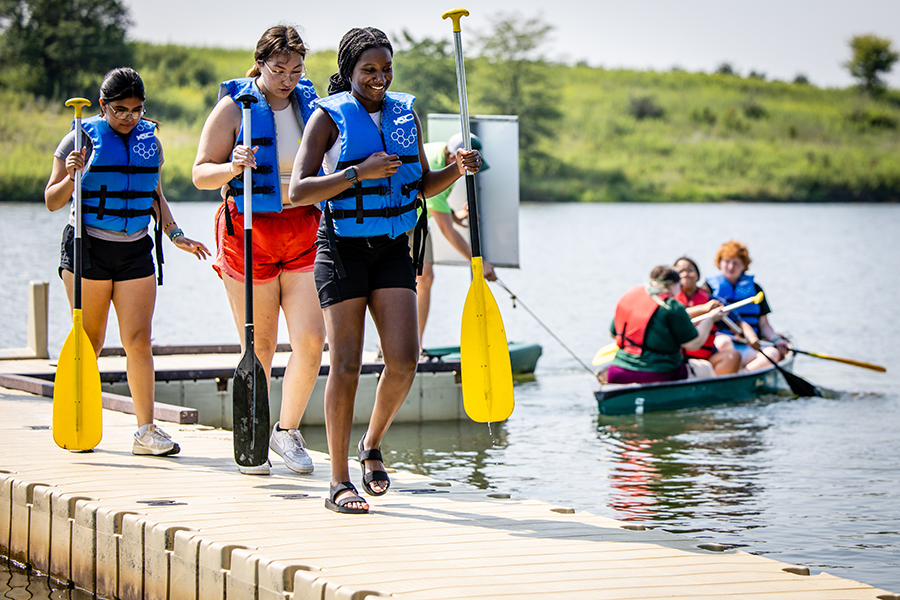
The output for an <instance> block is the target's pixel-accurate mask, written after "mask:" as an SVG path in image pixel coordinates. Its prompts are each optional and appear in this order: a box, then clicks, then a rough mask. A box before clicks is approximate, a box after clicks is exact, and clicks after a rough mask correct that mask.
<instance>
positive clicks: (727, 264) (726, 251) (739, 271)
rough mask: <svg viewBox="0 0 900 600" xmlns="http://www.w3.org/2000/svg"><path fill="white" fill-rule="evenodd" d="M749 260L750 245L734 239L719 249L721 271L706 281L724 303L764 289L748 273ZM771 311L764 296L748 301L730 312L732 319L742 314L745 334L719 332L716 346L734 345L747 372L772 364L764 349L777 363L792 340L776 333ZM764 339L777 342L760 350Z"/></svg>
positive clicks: (741, 324) (718, 256)
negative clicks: (753, 302)
mask: <svg viewBox="0 0 900 600" xmlns="http://www.w3.org/2000/svg"><path fill="white" fill-rule="evenodd" d="M750 263H751V259H750V252H749V251H748V250H747V246H745V245H744V244H742V243H741V242H738V241H735V240H730V241H728V242H725V243H724V244H722V245H721V246H720V247H719V250H718V251H717V252H716V266H717V267H718V268H719V273H717V274H716V275H713V276H711V277H708V278H707V280H706V283H707V285H708V286H709V288H710V291H711V292H712V294H713V296H715V297H716V298H718V299H719V300H721V301H722V302H723V303H725V304H732V303H734V302H738V301H740V300H745V299H747V298H752V297H753V296H755V295H756V294H758V293H759V292H761V291H763V290H762V287H760V285H759V284H758V283H756V281H755V280H754V276H753V275H749V274H748V273H747V269H748V268H749V267H750ZM771 312H772V310H771V309H770V308H769V303H768V301H767V299H766V297H765V296H763V300H762V302H760V303H759V304H747V305H745V306H742V307H741V308H739V309H737V310H735V311H732V312H731V313H729V314H730V315H731V316H732V318H733V317H734V316H735V315H736V316H738V317H740V323H739V325H740V328H741V331H742V335H741V336H740V337H737V336H736V334H735V333H733V332H730V331H727V330H724V328H723V330H722V331H720V332H719V333H718V334H717V335H716V347H717V348H719V349H720V350H727V349H729V348H732V347H733V348H735V349H736V350H738V351H739V352H740V353H741V356H742V363H743V365H744V368H746V369H747V370H748V371H753V370H756V369H762V368H763V367H766V366H768V365H770V364H771V363H770V362H769V360H768V359H767V358H766V357H765V356H760V352H765V353H766V355H767V356H768V357H769V358H771V359H772V360H774V361H776V362H777V361H779V360H781V359H782V358H783V357H784V356H785V355H786V354H787V353H788V351H789V350H790V342H789V341H788V339H787V337H785V336H784V335H783V334H779V333H776V332H775V329H774V328H773V327H772V325H771V323H769V314H770V313H771ZM761 339H763V340H769V341H772V342H774V343H775V345H774V346H771V347H768V348H765V349H761V347H760V340H761Z"/></svg>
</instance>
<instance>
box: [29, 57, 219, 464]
mask: <svg viewBox="0 0 900 600" xmlns="http://www.w3.org/2000/svg"><path fill="white" fill-rule="evenodd" d="M143 115H144V83H143V81H141V78H140V76H139V75H138V74H137V73H136V72H135V71H134V70H133V69H129V68H127V67H122V68H119V69H114V70H112V71H110V72H109V73H108V74H107V75H106V77H105V79H104V80H103V83H102V84H101V86H100V114H99V115H96V116H94V117H90V118H88V119H85V120H84V121H82V129H83V130H84V131H83V133H82V144H81V145H82V148H81V151H80V152H76V151H75V135H76V132H75V131H71V132H69V134H68V135H66V136H65V137H64V138H63V140H62V142H60V144H59V146H58V147H57V149H56V151H55V152H54V153H53V170H52V171H51V174H50V180H49V181H48V182H47V188H46V189H45V190H44V200H45V202H46V204H47V208H49V209H50V210H51V211H55V210H59V209H61V208H63V207H64V206H65V205H66V204H68V203H69V199H70V198H72V197H73V193H74V191H75V181H74V180H75V171H76V170H82V173H83V178H82V225H83V235H82V247H83V249H84V252H83V254H82V287H81V293H82V306H83V317H84V330H85V332H86V333H87V335H88V337H89V338H90V340H91V344H92V345H93V347H94V351H95V352H96V354H97V356H100V350H101V349H102V348H103V342H104V339H105V337H106V324H107V318H108V317H109V306H110V304H112V305H113V306H114V307H115V309H116V317H117V318H118V322H119V337H120V338H121V342H122V347H123V348H124V349H125V355H126V360H127V367H126V370H127V373H128V388H129V390H130V391H131V397H132V400H133V401H134V411H135V416H136V417H137V423H138V431H137V432H136V433H135V434H134V444H133V446H132V452H133V453H134V454H150V455H156V456H165V455H171V454H177V453H178V452H179V450H180V448H179V446H178V444H176V443H175V442H173V441H172V439H171V438H170V437H169V436H168V434H166V433H165V432H164V431H163V430H162V429H160V428H159V427H156V426H155V425H154V424H153V402H154V385H155V377H154V372H153V353H152V351H151V348H150V337H151V320H152V318H153V309H154V305H155V304H156V281H155V280H154V274H155V273H156V270H155V266H154V263H153V255H152V252H151V251H152V250H153V245H154V240H153V238H152V237H151V236H150V235H148V225H149V223H150V218H151V216H152V217H154V218H155V219H156V222H157V233H158V235H157V236H156V243H157V259H159V258H160V256H161V253H160V252H161V249H160V247H159V244H161V243H162V233H163V232H164V233H166V234H167V235H168V236H169V239H170V240H171V241H172V242H173V243H174V244H175V246H177V247H178V248H179V249H181V250H184V251H186V252H190V253H191V254H194V255H195V256H196V257H197V258H198V259H205V258H206V257H207V256H208V255H209V254H210V253H209V250H207V249H206V246H204V245H203V244H202V243H200V242H196V241H194V240H191V239H188V238H186V237H185V236H184V232H183V231H182V230H181V229H179V228H178V225H177V224H176V223H175V218H174V217H173V216H172V211H171V210H170V209H169V204H168V202H167V201H166V197H165V196H164V195H163V192H162V185H161V184H160V169H161V168H162V164H163V155H162V146H161V145H160V142H159V139H158V138H157V137H156V130H157V125H158V124H157V123H156V122H155V121H152V120H150V119H144V118H142V117H143ZM74 227H75V206H74V202H73V203H72V210H71V212H70V215H69V223H68V224H67V225H66V227H65V230H64V232H63V243H62V249H61V259H60V265H59V274H60V277H61V278H62V280H63V283H64V284H65V287H66V294H67V296H68V297H69V304H70V305H73V306H74V287H75V274H74V271H75V265H74V257H73V254H74V246H73V244H74ZM160 227H161V229H160ZM161 269H162V266H161V265H160V283H161V280H162V275H161V273H162V271H161Z"/></svg>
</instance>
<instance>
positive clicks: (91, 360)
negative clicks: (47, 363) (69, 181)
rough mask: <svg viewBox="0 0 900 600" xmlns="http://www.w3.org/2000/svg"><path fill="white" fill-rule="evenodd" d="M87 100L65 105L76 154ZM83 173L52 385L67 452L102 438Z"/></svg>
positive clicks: (58, 433) (60, 439) (56, 429)
mask: <svg viewBox="0 0 900 600" xmlns="http://www.w3.org/2000/svg"><path fill="white" fill-rule="evenodd" d="M90 105H91V102H90V101H89V100H86V99H85V98H71V99H70V100H67V101H66V106H72V107H74V108H75V151H76V152H80V151H81V109H82V108H83V107H84V106H90ZM81 252H82V247H81V170H78V171H75V240H74V251H73V253H72V260H73V261H74V263H75V265H74V270H75V293H74V303H73V309H72V331H70V332H69V335H68V337H67V338H66V341H65V343H64V344H63V347H62V350H61V351H60V353H59V359H58V360H57V361H56V380H55V382H54V385H53V441H54V442H56V445H57V446H59V447H60V448H65V449H66V450H75V451H86V450H91V449H93V448H94V447H95V446H96V445H97V444H99V443H100V438H102V437H103V399H102V397H101V392H100V369H99V368H98V367H97V356H96V354H94V347H93V345H92V344H91V340H90V338H89V337H88V335H87V333H85V331H84V325H83V323H84V321H83V316H82V313H81V262H82V254H81Z"/></svg>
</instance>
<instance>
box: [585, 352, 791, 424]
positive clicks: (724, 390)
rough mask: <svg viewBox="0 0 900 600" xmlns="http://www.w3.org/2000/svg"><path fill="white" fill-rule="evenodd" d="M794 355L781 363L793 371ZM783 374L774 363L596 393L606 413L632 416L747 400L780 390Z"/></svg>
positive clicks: (626, 385) (611, 387)
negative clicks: (715, 375)
mask: <svg viewBox="0 0 900 600" xmlns="http://www.w3.org/2000/svg"><path fill="white" fill-rule="evenodd" d="M793 363H794V355H793V354H789V355H788V356H787V357H786V358H784V359H783V360H782V361H781V362H780V363H779V366H781V367H782V368H783V369H785V370H788V371H790V370H791V367H792V366H793ZM783 381H784V380H783V379H782V377H781V374H780V373H779V372H778V371H776V370H775V367H774V366H771V365H770V366H768V367H766V368H764V369H760V370H758V371H750V372H742V373H735V374H734V375H719V376H717V377H705V378H700V379H683V380H680V381H665V382H660V383H646V384H643V385H642V384H639V383H624V384H605V385H600V384H596V385H595V387H594V396H595V397H596V398H597V407H598V408H599V409H600V414H603V415H630V414H643V413H645V412H656V411H662V410H675V409H678V408H687V407H690V406H706V405H709V404H722V403H725V402H737V401H739V400H748V399H750V398H755V397H757V396H762V395H764V394H772V393H775V392H777V391H778V390H779V389H781V388H782V387H784V386H783Z"/></svg>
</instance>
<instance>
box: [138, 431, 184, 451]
mask: <svg viewBox="0 0 900 600" xmlns="http://www.w3.org/2000/svg"><path fill="white" fill-rule="evenodd" d="M179 452H181V448H180V447H179V446H178V444H176V443H175V442H173V441H172V438H170V437H169V434H168V433H166V432H165V431H163V430H162V429H160V428H159V427H157V426H156V425H154V424H153V423H151V424H149V425H144V426H143V427H140V428H138V430H137V431H135V432H134V445H132V447H131V453H132V454H150V455H153V456H170V455H172V454H178V453H179Z"/></svg>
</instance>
